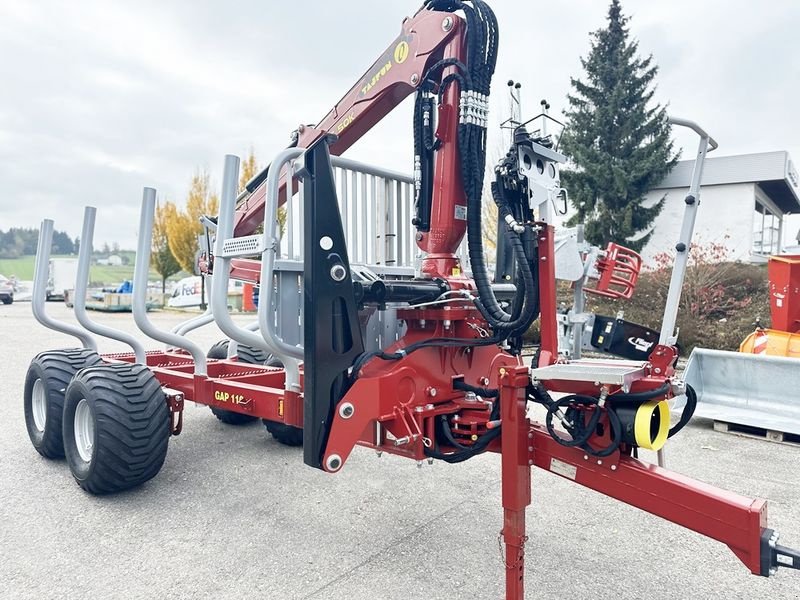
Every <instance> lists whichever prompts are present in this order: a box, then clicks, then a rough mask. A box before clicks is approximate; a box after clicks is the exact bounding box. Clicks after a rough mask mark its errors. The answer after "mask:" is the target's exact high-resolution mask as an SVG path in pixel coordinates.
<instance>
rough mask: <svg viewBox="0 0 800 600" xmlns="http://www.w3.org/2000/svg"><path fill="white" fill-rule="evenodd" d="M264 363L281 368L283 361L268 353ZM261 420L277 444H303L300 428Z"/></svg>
mask: <svg viewBox="0 0 800 600" xmlns="http://www.w3.org/2000/svg"><path fill="white" fill-rule="evenodd" d="M264 364H266V365H267V366H268V367H280V368H283V363H282V362H281V359H279V358H278V357H277V356H271V355H270V357H269V358H268V359H267V360H266V362H265V363H264ZM261 421H262V422H263V423H264V427H266V429H267V431H268V432H269V434H270V435H271V436H272V437H273V438H275V441H277V442H278V443H279V444H283V445H284V446H302V445H303V429H302V428H300V427H293V426H291V425H287V424H286V423H278V422H276V421H267V420H266V419H261Z"/></svg>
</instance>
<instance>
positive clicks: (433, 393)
mask: <svg viewBox="0 0 800 600" xmlns="http://www.w3.org/2000/svg"><path fill="white" fill-rule="evenodd" d="M428 395H429V396H430V397H431V398H435V397H436V388H435V387H429V388H428Z"/></svg>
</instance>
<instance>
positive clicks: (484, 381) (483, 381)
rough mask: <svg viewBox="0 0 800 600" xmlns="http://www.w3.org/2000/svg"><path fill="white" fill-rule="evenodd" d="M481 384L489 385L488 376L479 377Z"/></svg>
mask: <svg viewBox="0 0 800 600" xmlns="http://www.w3.org/2000/svg"><path fill="white" fill-rule="evenodd" d="M481 385H489V378H488V377H481Z"/></svg>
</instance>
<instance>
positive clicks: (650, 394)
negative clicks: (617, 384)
mask: <svg viewBox="0 0 800 600" xmlns="http://www.w3.org/2000/svg"><path fill="white" fill-rule="evenodd" d="M669 388H670V384H669V383H665V384H664V385H662V386H661V387H660V388H657V389H655V390H647V391H645V392H636V393H635V394H613V395H611V396H609V397H608V401H609V402H613V403H615V404H622V403H626V404H627V403H631V404H641V403H643V402H647V401H648V400H652V399H653V398H658V397H659V396H666V395H667V393H668V392H669Z"/></svg>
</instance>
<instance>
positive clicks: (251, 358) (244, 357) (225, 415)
mask: <svg viewBox="0 0 800 600" xmlns="http://www.w3.org/2000/svg"><path fill="white" fill-rule="evenodd" d="M206 356H207V357H208V358H218V359H224V358H228V340H220V341H218V342H217V343H216V344H214V345H213V346H211V349H210V350H209V351H208V354H206ZM237 356H238V357H239V361H240V362H243V363H248V364H251V365H261V364H264V361H266V360H267V359H268V358H269V355H268V354H267V353H266V352H264V351H263V350H261V349H259V348H252V347H251V346H245V345H244V344H239V349H238V355H237ZM210 408H211V412H212V413H214V416H215V417H217V419H219V420H220V421H222V422H223V423H227V424H228V425H245V424H247V423H252V422H253V421H255V420H256V419H257V418H258V417H254V416H252V415H245V414H242V413H238V412H234V411H232V410H225V409H224V408H216V407H215V406H212V407H210Z"/></svg>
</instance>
